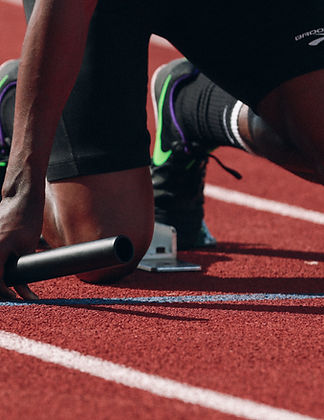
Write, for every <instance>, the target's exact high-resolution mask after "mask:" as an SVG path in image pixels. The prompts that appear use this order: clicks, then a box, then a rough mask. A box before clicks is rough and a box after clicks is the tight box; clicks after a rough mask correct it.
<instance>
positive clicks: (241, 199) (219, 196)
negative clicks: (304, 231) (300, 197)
mask: <svg viewBox="0 0 324 420" xmlns="http://www.w3.org/2000/svg"><path fill="white" fill-rule="evenodd" d="M204 191H205V195H206V196H207V197H210V198H213V199H215V200H219V201H224V202H226V203H231V204H236V205H239V206H244V207H249V208H252V209H255V210H259V211H266V212H269V213H274V214H277V215H280V216H288V217H292V218H294V219H299V220H304V221H306V222H311V223H316V224H318V225H324V213H320V212H318V211H314V210H307V209H304V208H303V207H297V206H293V205H290V204H285V203H280V202H278V201H274V200H268V199H266V198H260V197H256V196H254V195H251V194H246V193H241V192H239V191H235V190H231V189H228V188H223V187H216V186H214V185H211V184H206V185H205V190H204Z"/></svg>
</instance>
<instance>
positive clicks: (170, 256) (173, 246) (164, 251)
mask: <svg viewBox="0 0 324 420" xmlns="http://www.w3.org/2000/svg"><path fill="white" fill-rule="evenodd" d="M137 268H139V269H140V270H144V271H151V272H158V273H161V272H163V273H173V272H179V271H201V266H200V265H198V264H194V263H190V262H184V261H180V260H178V259H177V232H176V229H175V228H174V227H173V226H168V225H163V224H161V223H155V224H154V234H153V238H152V242H151V245H150V247H149V249H148V251H147V253H146V254H145V255H144V257H143V259H142V260H141V262H140V263H139V265H138V267H137Z"/></svg>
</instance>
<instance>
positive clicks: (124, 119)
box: [48, 0, 150, 181]
mask: <svg viewBox="0 0 324 420" xmlns="http://www.w3.org/2000/svg"><path fill="white" fill-rule="evenodd" d="M114 3H115V4H116V6H115V7H113V6H112V5H111V2H108V5H107V2H105V1H104V0H102V1H99V3H98V6H97V9H96V11H95V13H94V16H93V18H92V21H91V25H90V29H89V34H88V41H87V46H86V51H85V55H84V59H83V63H82V67H81V70H80V73H79V76H78V79H77V81H76V84H75V86H74V88H73V90H72V93H71V95H70V97H69V99H68V101H67V104H66V106H65V109H64V111H63V116H62V119H61V121H60V125H59V127H58V130H57V133H56V138H55V142H54V145H53V149H52V154H51V158H50V164H49V168H48V179H49V181H57V180H59V179H65V178H69V177H74V176H86V175H90V174H99V173H106V172H115V171H121V170H128V169H133V168H137V167H143V166H146V165H148V164H149V162H150V156H149V143H150V137H149V134H148V131H147V128H146V94H147V59H148V57H147V54H148V52H147V50H148V42H149V36H150V34H149V31H148V29H147V27H146V25H145V22H143V19H142V17H141V13H140V12H141V9H140V8H135V7H134V6H133V5H132V2H130V1H125V0H124V1H121V2H114Z"/></svg>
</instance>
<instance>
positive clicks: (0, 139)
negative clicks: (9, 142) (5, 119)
mask: <svg viewBox="0 0 324 420" xmlns="http://www.w3.org/2000/svg"><path fill="white" fill-rule="evenodd" d="M16 84H17V82H11V83H9V84H8V85H7V86H6V87H5V88H4V89H3V91H2V92H1V93H0V107H1V103H2V101H3V98H4V96H5V94H6V93H7V92H8V90H9V89H10V88H12V87H13V86H16ZM4 148H5V141H4V134H3V130H2V124H1V118H0V153H2V154H4Z"/></svg>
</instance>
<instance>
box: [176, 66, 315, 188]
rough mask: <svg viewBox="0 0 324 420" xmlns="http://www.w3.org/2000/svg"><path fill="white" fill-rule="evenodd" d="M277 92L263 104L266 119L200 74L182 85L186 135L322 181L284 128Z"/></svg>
mask: <svg viewBox="0 0 324 420" xmlns="http://www.w3.org/2000/svg"><path fill="white" fill-rule="evenodd" d="M273 95H274V94H272V96H270V98H269V99H268V100H265V102H264V103H263V104H262V105H261V114H262V117H263V118H262V117H260V116H258V115H256V114H255V113H254V112H253V111H252V110H251V109H250V108H249V107H248V106H247V105H245V104H243V103H242V102H240V101H239V100H237V99H235V98H233V97H232V96H231V95H229V94H228V93H227V92H225V91H224V90H222V89H221V88H220V87H218V86H217V85H215V84H214V83H213V82H212V81H210V80H209V79H208V78H207V77H205V76H204V75H202V74H199V75H198V76H197V77H196V78H195V79H193V80H192V81H191V83H186V85H184V86H183V87H181V86H179V88H178V95H177V97H176V102H175V110H176V112H177V118H178V121H179V124H180V125H181V127H182V128H183V131H184V134H185V136H186V138H187V139H189V141H195V142H199V144H200V145H202V146H203V147H204V148H205V149H206V150H211V149H215V148H216V147H219V146H231V147H235V148H239V149H243V150H245V151H247V152H250V153H253V154H256V155H258V156H262V157H265V158H267V159H269V160H270V161H272V162H274V163H276V164H278V165H279V166H281V167H283V168H285V169H287V170H289V171H290V172H293V173H294V174H296V175H298V176H300V177H302V178H305V179H308V180H311V181H313V182H321V181H319V179H318V175H317V174H315V172H314V164H313V163H312V162H311V159H309V157H307V156H306V155H305V154H304V153H303V152H302V150H301V148H300V147H299V146H298V144H297V143H296V142H295V140H294V136H291V135H290V134H289V133H288V132H287V130H283V129H282V128H281V127H280V124H279V120H280V119H282V115H283V113H282V112H281V111H280V108H279V107H278V106H277V104H276V103H275V101H276V100H275V99H274V98H273ZM270 102H271V104H270ZM265 104H266V105H265ZM265 108H267V109H265ZM270 114H271V115H270ZM273 120H275V121H273ZM266 121H268V123H266ZM308 155H309V154H308Z"/></svg>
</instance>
